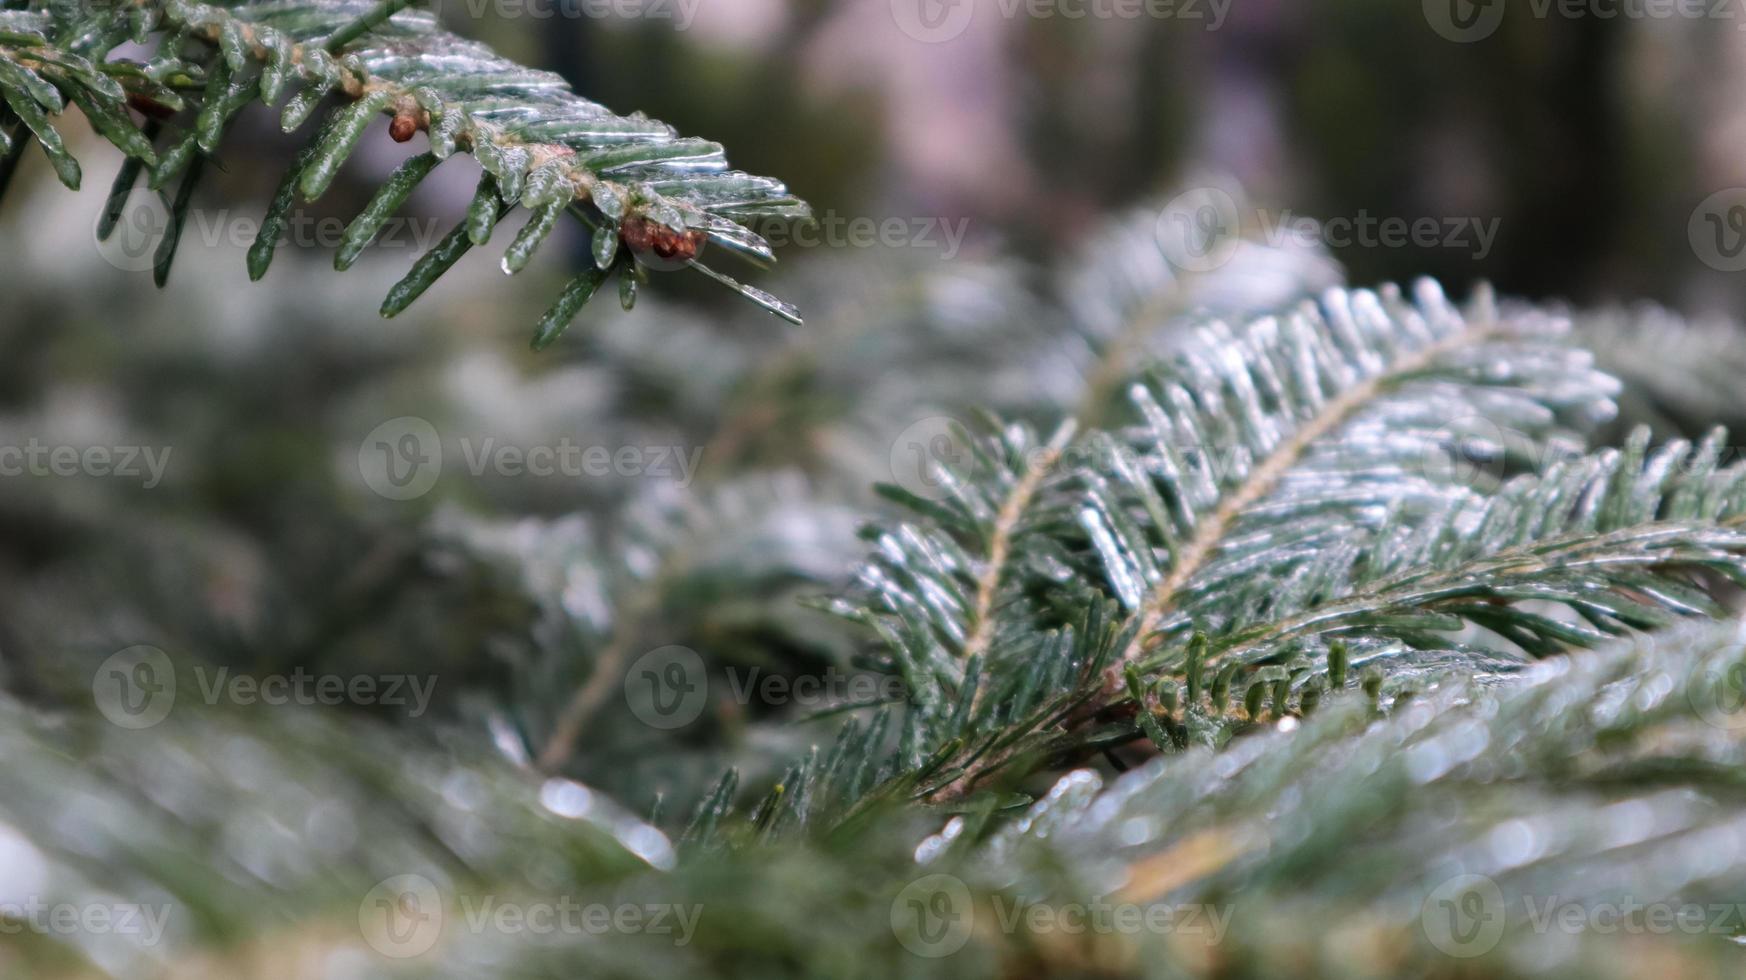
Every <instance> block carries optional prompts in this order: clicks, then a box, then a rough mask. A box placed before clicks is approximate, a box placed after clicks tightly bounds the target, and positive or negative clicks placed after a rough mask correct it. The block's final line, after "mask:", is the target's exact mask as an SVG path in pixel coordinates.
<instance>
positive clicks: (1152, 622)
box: [1111, 323, 1495, 670]
mask: <svg viewBox="0 0 1746 980" xmlns="http://www.w3.org/2000/svg"><path fill="white" fill-rule="evenodd" d="M1494 330H1495V327H1494V326H1492V325H1491V324H1485V323H1481V324H1474V325H1471V326H1468V327H1466V328H1464V329H1463V330H1461V331H1460V332H1458V333H1455V334H1452V335H1450V336H1448V337H1446V338H1443V339H1441V340H1438V341H1437V342H1435V343H1433V344H1431V345H1430V346H1428V347H1425V348H1424V349H1422V350H1419V351H1417V352H1414V353H1412V354H1410V355H1407V356H1405V357H1403V358H1401V359H1400V360H1399V361H1397V362H1396V363H1394V364H1392V365H1390V366H1389V367H1388V368H1387V369H1386V370H1385V371H1384V372H1382V373H1379V374H1376V375H1374V376H1372V377H1370V378H1368V379H1366V380H1364V381H1362V382H1360V383H1358V384H1356V385H1354V386H1352V387H1351V388H1348V389H1346V390H1344V391H1341V392H1339V393H1337V394H1336V395H1334V397H1332V398H1331V399H1329V400H1328V401H1327V402H1326V403H1325V404H1323V405H1322V406H1320V407H1319V408H1318V409H1317V411H1316V413H1315V414H1314V415H1313V416H1312V417H1310V418H1308V419H1306V420H1304V421H1303V422H1302V423H1300V426H1299V428H1298V429H1297V431H1296V432H1295V433H1293V434H1292V435H1291V436H1290V437H1289V438H1287V439H1286V440H1285V441H1283V442H1282V443H1280V445H1279V446H1278V447H1277V448H1276V449H1274V450H1273V451H1272V452H1271V453H1270V454H1269V455H1268V456H1267V457H1266V458H1265V459H1263V460H1261V461H1260V463H1259V464H1257V465H1256V466H1255V468H1254V469H1253V470H1252V471H1250V473H1249V475H1248V476H1247V477H1245V478H1244V479H1243V481H1242V483H1241V484H1239V485H1238V486H1237V487H1235V488H1234V489H1233V490H1232V491H1231V492H1230V493H1229V494H1228V495H1227V496H1225V497H1224V499H1222V500H1221V501H1220V502H1219V504H1218V507H1217V508H1216V509H1215V510H1214V511H1213V513H1212V514H1211V516H1210V517H1209V518H1208V519H1206V520H1205V521H1203V522H1200V523H1198V525H1197V527H1196V529H1195V531H1194V536H1193V537H1192V538H1190V539H1189V540H1188V541H1187V542H1185V543H1184V544H1183V545H1182V546H1181V547H1180V548H1179V549H1178V550H1177V551H1176V553H1175V554H1174V555H1173V556H1172V561H1171V566H1170V572H1169V574H1168V575H1167V576H1165V578H1164V579H1163V580H1162V581H1161V582H1159V583H1158V585H1157V586H1155V587H1154V588H1153V589H1152V592H1151V594H1150V595H1149V596H1148V597H1147V599H1146V601H1145V603H1144V604H1143V605H1142V606H1141V607H1140V609H1139V610H1138V611H1137V613H1136V616H1137V617H1138V629H1137V630H1136V632H1135V636H1134V639H1133V640H1132V641H1131V642H1130V644H1129V645H1128V648H1127V649H1126V650H1124V651H1123V653H1122V658H1121V661H1120V662H1118V663H1117V664H1116V665H1115V666H1113V667H1112V668H1111V670H1117V669H1120V668H1121V667H1122V666H1123V665H1125V664H1127V663H1131V662H1132V661H1133V660H1134V659H1135V658H1136V657H1137V656H1138V655H1139V652H1140V647H1141V643H1142V641H1143V640H1144V639H1145V638H1146V637H1149V636H1151V635H1152V634H1153V633H1154V632H1156V631H1157V629H1158V627H1159V624H1160V623H1161V622H1162V621H1163V619H1164V617H1165V615H1166V614H1168V613H1169V612H1170V611H1171V609H1172V605H1173V603H1174V602H1175V601H1176V598H1177V593H1178V592H1180V591H1181V590H1182V589H1183V588H1184V587H1185V586H1187V584H1188V583H1189V582H1190V581H1192V580H1193V579H1194V577H1195V575H1197V574H1198V573H1199V572H1200V571H1201V570H1202V568H1203V567H1204V566H1205V565H1206V564H1207V562H1208V561H1210V560H1211V559H1212V557H1213V555H1214V554H1215V553H1216V552H1217V551H1218V549H1219V548H1220V547H1221V546H1222V545H1223V544H1224V541H1225V538H1226V537H1227V536H1228V535H1229V534H1230V532H1231V529H1232V527H1233V526H1235V525H1236V523H1237V521H1238V519H1239V518H1241V517H1242V516H1243V515H1244V514H1245V513H1246V512H1247V511H1248V510H1249V509H1250V508H1252V507H1254V506H1255V505H1257V504H1259V503H1260V502H1261V501H1263V500H1264V499H1265V498H1266V497H1267V496H1268V495H1269V494H1271V493H1272V492H1273V491H1274V490H1275V489H1277V487H1278V485H1279V482H1280V481H1281V480H1282V479H1284V478H1285V476H1286V474H1287V473H1288V472H1290V471H1291V469H1292V468H1294V467H1296V466H1297V465H1299V463H1300V462H1301V461H1302V458H1303V456H1304V453H1305V452H1306V451H1308V450H1309V448H1310V447H1311V446H1313V445H1315V444H1316V443H1317V442H1319V441H1321V440H1324V439H1327V438H1328V437H1329V436H1331V435H1333V434H1334V433H1335V432H1336V430H1337V429H1338V428H1339V427H1340V426H1341V425H1343V424H1345V423H1346V422H1347V421H1348V420H1349V419H1350V418H1351V417H1352V416H1353V415H1354V414H1356V413H1357V412H1358V411H1360V410H1361V409H1363V408H1365V407H1366V406H1368V405H1370V404H1371V403H1372V402H1374V401H1375V400H1376V398H1377V397H1378V396H1380V395H1381V394H1383V393H1384V392H1386V391H1387V390H1389V388H1390V386H1391V385H1392V384H1394V383H1395V382H1398V381H1399V380H1401V379H1403V378H1407V377H1411V376H1413V375H1416V374H1419V373H1421V372H1423V371H1425V370H1427V369H1429V368H1431V367H1432V366H1434V365H1435V364H1436V363H1437V362H1438V361H1439V360H1440V359H1441V358H1442V357H1444V356H1445V355H1448V354H1450V353H1453V352H1455V351H1458V350H1461V349H1462V348H1465V347H1471V346H1474V345H1476V344H1478V343H1481V342H1483V341H1484V340H1486V339H1489V338H1490V337H1491V336H1493V331H1494Z"/></svg>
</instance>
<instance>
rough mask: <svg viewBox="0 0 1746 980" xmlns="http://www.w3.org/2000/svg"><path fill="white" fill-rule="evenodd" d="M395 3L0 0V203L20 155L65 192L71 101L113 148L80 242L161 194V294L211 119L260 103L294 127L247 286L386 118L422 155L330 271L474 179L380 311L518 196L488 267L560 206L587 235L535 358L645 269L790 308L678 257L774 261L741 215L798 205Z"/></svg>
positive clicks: (781, 310) (430, 278)
mask: <svg viewBox="0 0 1746 980" xmlns="http://www.w3.org/2000/svg"><path fill="white" fill-rule="evenodd" d="M407 7H408V4H407V3H406V2H405V0H382V2H371V0H362V2H360V0H337V2H319V3H317V2H308V3H285V2H278V0H274V2H268V3H259V4H235V5H207V4H201V3H186V2H181V0H137V2H136V0H89V2H75V3H34V2H33V3H30V4H28V5H26V6H25V7H24V8H23V9H11V8H10V7H8V8H6V9H0V98H4V100H5V102H4V104H5V107H6V110H5V112H3V113H0V194H3V193H4V191H5V187H6V184H7V182H8V180H9V178H10V176H11V174H12V172H13V170H14V169H15V168H16V166H17V163H18V160H19V157H20V156H21V155H22V154H23V153H25V152H26V150H27V148H28V147H29V146H30V145H32V144H35V145H37V146H40V147H41V148H42V152H43V153H44V154H46V155H47V157H48V159H49V161H50V162H51V163H52V164H53V165H54V168H55V172H56V174H57V175H58V176H59V177H60V179H61V182H62V183H64V184H66V185H67V186H68V187H71V188H74V189H77V188H78V187H79V185H80V183H81V181H82V179H83V172H82V170H81V168H80V165H79V162H78V161H77V160H75V159H74V158H73V156H72V155H71V153H69V151H68V149H67V146H66V142H65V140H64V139H63V138H62V135H61V133H60V131H59V129H57V128H56V125H55V119H54V118H53V117H55V116H57V115H59V114H60V113H62V112H63V111H64V110H66V109H67V108H68V106H69V105H72V106H75V107H77V108H78V109H79V110H81V112H82V113H83V114H84V116H85V118H86V119H87V120H88V121H89V123H90V125H91V127H92V128H93V129H95V130H96V131H97V132H98V133H100V134H101V135H102V136H103V137H104V138H106V139H107V140H109V141H110V142H111V143H113V144H114V145H115V146H116V147H117V148H118V149H120V150H121V152H122V153H123V154H125V155H126V160H125V162H124V163H123V164H122V166H121V169H120V172H119V173H118V174H117V176H116V179H115V183H114V185H113V189H112V191H111V193H110V197H109V203H108V205H107V206H106V209H105V212H104V215H103V217H102V220H101V221H100V223H99V225H98V235H99V237H107V236H108V235H109V234H110V233H111V232H112V231H113V230H114V228H115V224H116V221H117V220H118V219H119V218H120V217H121V213H122V208H123V206H124V205H125V203H126V200H127V196H128V194H129V193H131V192H132V190H133V189H134V187H135V185H136V184H137V183H138V182H140V181H142V180H143V181H144V182H145V184H146V186H148V187H149V188H150V189H151V190H152V191H154V192H159V193H161V194H163V195H164V196H165V200H166V203H167V205H168V210H169V215H170V218H169V222H170V224H169V228H168V229H167V232H166V234H165V235H164V237H163V239H162V241H161V243H160V245H159V247H158V251H157V254H156V256H155V264H154V277H155V279H156V281H157V283H158V285H160V286H161V285H163V284H164V282H165V280H166V278H167V277H168V275H169V271H170V265H171V263H172V261H173V260H174V259H175V255H176V248H177V243H178V241H179V239H180V236H181V233H182V228H183V225H184V224H185V222H186V220H187V215H188V210H189V208H190V207H191V205H192V202H193V195H194V191H195V189H196V187H197V186H198V185H199V182H200V179H201V175H202V174H203V173H204V171H205V169H206V167H207V165H208V162H209V161H211V160H215V159H220V155H219V154H220V144H221V142H222V141H223V139H224V135H225V132H226V131H227V129H228V128H229V127H230V126H231V125H232V123H233V122H234V121H235V119H236V117H237V115H238V114H239V113H241V112H242V111H243V110H244V109H246V108H248V107H249V106H250V105H253V104H255V103H262V104H265V105H267V106H269V107H274V108H280V107H282V108H280V118H281V121H282V125H283V128H284V129H285V131H286V132H292V131H296V130H300V129H302V128H304V127H305V126H309V127H310V128H311V130H312V132H311V134H310V135H309V136H308V137H307V142H306V143H305V144H304V147H303V149H302V150H301V151H299V152H298V153H297V154H296V155H295V157H294V158H293V160H292V163H291V166H290V167H289V168H288V169H287V170H286V172H285V175H284V178H283V179H282V181H281V182H280V185H279V188H278V191H277V192H276V193H275V194H274V196H273V198H272V201H271V202H270V204H269V205H268V209H267V214H266V217H265V219H264V220H263V222H262V224H261V230H260V234H259V236H258V238H257V240H256V242H255V245H254V247H253V248H251V249H250V250H249V253H248V272H249V276H250V278H253V279H259V278H261V277H262V276H263V275H265V274H266V272H267V268H268V266H269V265H270V264H271V262H272V260H273V252H274V248H275V245H276V243H277V240H278V238H279V235H280V233H281V231H282V230H283V224H284V222H285V220H286V216H287V214H288V213H289V212H290V210H291V208H292V207H293V206H295V205H296V204H297V202H299V201H312V200H315V199H316V198H319V197H320V196H321V195H322V194H323V193H324V192H325V191H326V190H327V189H328V187H329V186H330V185H331V184H332V183H333V180H334V178H335V176H336V175H337V174H338V173H339V170H340V167H341V166H342V165H344V163H345V162H346V159H347V158H348V157H349V156H350V155H351V154H352V152H353V151H354V150H355V149H356V148H357V146H358V143H359V141H360V140H362V139H363V138H364V135H365V133H366V131H368V130H369V127H370V124H371V122H372V121H374V120H375V119H376V118H377V117H378V116H383V115H386V116H388V117H389V118H390V123H389V126H388V136H389V137H390V138H392V139H394V140H396V141H398V142H407V141H410V140H412V139H413V137H414V136H415V135H416V134H418V133H420V132H423V133H424V134H425V135H426V142H427V143H428V149H427V150H426V151H425V152H423V153H420V154H418V155H417V156H413V157H411V158H409V159H408V160H406V162H405V163H403V164H402V165H401V166H400V168H399V169H397V170H396V171H395V172H394V173H393V174H392V175H391V176H390V177H389V178H388V179H387V180H386V181H384V182H383V184H382V186H381V187H380V188H379V189H378V190H377V191H376V193H375V195H374V196H373V197H372V198H371V200H370V202H369V203H368V204H367V205H366V206H365V208H364V210H363V212H362V213H360V214H359V215H358V216H357V217H356V218H355V219H353V221H352V222H351V224H350V226H349V227H347V229H346V231H345V236H344V239H343V242H342V244H341V246H340V249H339V252H338V254H337V255H336V256H335V259H334V265H335V267H336V268H339V269H345V268H347V267H349V266H350V265H351V264H352V263H353V262H354V261H356V259H357V257H358V255H359V254H360V253H361V252H362V251H363V249H364V248H365V247H367V246H368V245H369V244H370V242H371V240H372V239H374V238H375V237H376V235H377V234H378V233H379V231H380V230H381V228H382V225H383V223H384V222H386V221H387V220H388V219H389V218H390V217H392V216H393V215H394V213H395V212H396V210H398V209H399V208H400V207H401V205H402V204H404V203H405V201H406V199H407V197H408V196H409V195H410V194H411V193H412V191H413V190H414V189H415V188H416V187H417V186H418V184H419V183H420V181H422V180H424V178H426V177H427V176H429V174H430V173H431V171H433V170H434V169H436V167H437V166H438V165H440V164H441V163H442V162H443V161H444V160H445V159H447V158H448V157H450V156H451V155H453V154H455V153H457V152H460V153H469V154H471V155H472V156H473V157H474V158H475V159H477V160H478V161H479V164H480V165H481V167H482V168H483V170H484V174H483V176H482V177H481V179H480V182H479V187H478V190H477V192H476V194H475V196H474V198H473V200H472V203H471V204H470V205H469V207H468V212H467V217H466V219H465V220H464V221H463V222H461V223H460V224H459V225H457V226H456V227H455V229H454V230H453V231H451V232H450V233H449V234H448V235H447V236H445V237H444V238H443V239H442V241H441V242H439V243H438V244H437V245H436V246H435V247H434V248H432V249H431V250H430V251H429V252H428V253H427V254H425V255H424V256H422V257H421V258H420V259H419V260H418V261H417V262H416V263H415V264H414V266H413V268H412V269H411V271H410V272H408V273H407V275H406V277H405V278H404V279H402V280H401V281H400V282H399V283H397V284H396V285H395V286H394V288H393V289H392V290H390V291H389V294H388V297H387V298H386V299H385V300H384V301H383V303H382V311H381V312H382V315H383V316H394V315H395V314H397V313H399V312H401V311H402V310H404V309H406V307H407V306H408V305H410V304H411V303H412V302H413V301H414V300H416V299H417V298H418V297H419V296H420V295H421V294H422V293H423V292H424V291H425V290H426V289H428V288H429V287H430V285H431V283H433V282H435V281H436V280H437V278H438V277H440V276H441V275H443V273H445V272H447V271H448V270H449V269H450V268H451V267H452V266H453V265H454V264H455V263H456V262H457V261H459V260H460V259H461V257H462V256H464V255H465V254H467V252H468V251H469V250H471V249H472V248H474V247H475V246H483V245H486V244H487V243H488V242H489V241H490V240H491V237H492V233H493V229H494V228H495V227H496V225H497V224H498V223H499V222H500V221H502V220H503V218H504V217H505V216H506V215H507V214H508V213H509V212H510V211H511V210H513V209H514V208H516V207H518V206H519V207H522V208H526V209H527V210H528V211H529V212H530V218H529V220H528V222H527V223H526V224H525V225H524V226H523V227H522V229H521V231H520V232H519V233H518V234H517V235H516V236H515V238H514V239H513V240H512V241H510V242H509V243H508V244H507V245H506V246H505V248H504V250H503V258H502V262H501V264H502V267H503V271H504V272H505V273H507V274H514V273H517V272H520V271H521V270H522V269H523V268H524V267H525V266H526V265H527V263H528V261H529V259H530V258H531V257H532V255H533V253H534V251H535V250H536V249H538V248H539V246H540V245H541V244H542V243H543V242H544V241H545V240H546V238H547V237H548V236H549V235H550V234H551V232H552V230H553V228H555V227H556V226H557V224H558V222H559V221H560V220H563V219H564V217H565V215H566V214H568V215H569V216H570V217H572V218H573V219H575V220H577V221H580V222H581V224H582V225H583V227H584V228H585V229H586V230H587V232H588V234H589V235H590V236H591V241H592V249H591V250H592V254H593V257H594V263H593V265H592V266H591V267H589V268H586V269H585V270H583V271H582V272H581V273H580V274H579V275H577V276H576V277H575V278H574V279H573V280H572V281H571V282H570V283H569V284H568V285H567V286H565V288H564V289H563V291H562V292H561V293H560V294H559V296H558V298H557V299H556V300H555V301H554V302H553V303H552V305H551V307H550V308H549V309H548V310H547V311H546V313H545V315H544V316H542V317H541V319H540V322H539V325H538V328H537V330H536V333H535V336H534V345H535V346H536V347H543V346H545V345H547V344H550V343H551V342H552V341H553V340H554V339H555V338H556V337H557V336H558V335H559V334H560V333H562V332H563V331H564V329H565V328H566V327H568V326H569V324H570V322H571V321H572V320H573V319H574V318H575V316H576V314H577V312H578V311H580V310H581V308H582V306H583V304H585V303H587V302H588V300H589V299H590V298H591V297H592V296H593V295H594V293H595V292H596V291H597V290H598V289H599V288H600V287H601V285H602V284H603V283H605V282H606V280H607V279H608V278H610V277H612V276H614V275H616V276H617V277H618V281H619V294H620V297H621V298H622V299H623V301H624V303H625V305H626V306H627V307H628V306H629V305H630V304H632V303H634V302H635V299H636V295H637V290H638V288H639V286H640V284H641V283H643V282H645V281H646V280H647V278H648V275H647V270H649V269H650V268H656V269H662V270H671V269H678V268H682V267H687V266H689V267H692V268H696V269H698V270H700V271H702V272H704V273H706V274H708V275H710V276H712V277H714V278H716V279H719V280H721V281H722V282H724V283H726V284H728V285H729V286H730V287H732V288H734V289H735V290H737V291H739V292H740V293H742V294H743V295H745V296H746V297H748V298H750V299H751V300H752V301H753V302H755V303H758V304H759V305H761V306H764V307H765V308H767V309H769V310H770V311H771V312H773V313H775V314H777V315H778V316H782V317H784V318H787V319H791V320H795V321H796V322H798V319H799V314H798V313H797V312H796V311H795V310H794V309H793V307H791V306H789V305H788V304H785V303H783V302H781V301H780V300H777V299H776V298H775V297H773V296H771V295H769V294H768V293H765V292H764V291H763V290H760V289H757V288H755V287H752V286H747V285H742V284H740V283H738V282H736V281H735V280H733V279H732V278H730V277H728V276H726V275H724V274H721V273H718V272H716V271H715V270H713V269H711V268H710V267H708V266H705V265H702V264H701V263H700V262H699V261H698V257H699V254H700V253H701V252H702V250H703V249H704V247H705V246H706V245H709V244H715V245H717V246H719V247H721V248H722V249H724V250H729V251H732V252H735V253H738V254H740V255H742V256H744V257H746V258H749V259H751V260H753V261H754V262H760V263H767V262H771V261H774V255H773V253H772V252H771V250H770V247H769V245H768V244H767V243H766V242H765V241H764V239H763V238H761V237H760V236H759V235H758V234H757V233H756V232H755V231H753V230H751V228H750V227H748V224H749V223H750V222H753V221H756V220H772V219H791V218H803V217H805V216H806V215H807V213H808V212H807V208H806V205H805V204H804V203H803V202H801V201H799V200H797V199H795V198H794V197H792V196H791V195H790V194H789V193H788V191H787V189H786V188H785V187H784V186H783V185H782V184H781V183H780V182H778V181H775V180H772V179H769V178H767V177H758V176H755V175H752V174H747V173H743V172H740V171H735V170H732V169H730V168H729V166H728V163H727V158H726V156H725V155H724V152H723V150H722V147H721V146H720V145H719V144H717V143H712V142H709V141H708V140H703V139H695V138H690V137H683V136H681V135H679V134H678V133H677V132H675V131H674V130H673V128H672V127H670V126H668V125H666V124H665V123H661V122H658V121H656V120H653V119H649V118H647V117H645V116H642V115H640V114H634V115H630V116H620V115H616V114H614V113H612V112H611V111H609V110H608V109H606V108H605V107H604V106H601V105H599V104H597V103H595V102H591V101H589V100H588V99H585V98H583V97H581V96H579V95H577V94H575V93H574V92H572V91H571V90H570V88H569V86H568V85H567V84H566V83H565V82H564V80H563V79H562V78H560V77H558V76H557V75H554V74H552V73H550V72H542V71H536V70H533V69H529V68H524V67H522V66H520V65H518V64H516V63H514V62H512V61H509V60H507V59H505V58H503V57H501V56H499V55H497V54H495V53H494V52H492V51H491V50H490V49H489V48H487V47H485V46H484V45H481V44H478V43H476V42H472V41H468V40H465V39H463V38H460V37H458V36H456V35H454V34H451V33H449V32H447V31H444V30H442V29H440V28H439V27H438V26H437V24H436V20H435V18H434V17H433V16H432V15H430V14H427V13H424V12H420V11H416V10H409V9H405V8H407Z"/></svg>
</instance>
